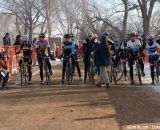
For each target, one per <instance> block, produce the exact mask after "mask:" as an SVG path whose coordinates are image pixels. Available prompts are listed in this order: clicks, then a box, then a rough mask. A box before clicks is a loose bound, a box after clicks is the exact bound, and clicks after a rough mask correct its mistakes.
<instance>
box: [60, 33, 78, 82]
mask: <svg viewBox="0 0 160 130" xmlns="http://www.w3.org/2000/svg"><path fill="white" fill-rule="evenodd" d="M64 40H65V41H64V42H63V44H62V49H63V53H62V57H63V68H62V84H64V79H65V72H66V66H67V60H68V58H70V56H72V55H73V54H74V51H75V46H74V42H73V41H72V40H71V36H70V34H65V35H64Z"/></svg>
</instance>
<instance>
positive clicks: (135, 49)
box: [127, 32, 145, 84]
mask: <svg viewBox="0 0 160 130" xmlns="http://www.w3.org/2000/svg"><path fill="white" fill-rule="evenodd" d="M129 36H130V40H129V41H128V42H127V48H128V51H129V55H128V63H129V68H130V78H131V84H134V79H133V63H134V60H135V57H138V55H139V54H142V50H141V42H140V41H139V40H138V39H136V32H131V33H130V35H129ZM138 62H139V64H140V66H141V74H142V76H145V73H144V63H143V61H142V59H141V58H138Z"/></svg>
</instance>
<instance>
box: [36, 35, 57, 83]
mask: <svg viewBox="0 0 160 130" xmlns="http://www.w3.org/2000/svg"><path fill="white" fill-rule="evenodd" d="M45 37H46V36H45V33H40V34H39V40H37V41H36V45H35V46H36V53H37V59H38V64H39V69H40V78H41V84H43V57H46V63H47V66H48V69H49V72H50V75H52V74H53V73H52V68H51V63H50V61H49V58H48V57H47V54H46V51H48V56H50V58H52V57H53V59H54V56H53V55H51V52H50V45H49V42H48V40H45Z"/></svg>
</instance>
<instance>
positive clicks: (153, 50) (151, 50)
mask: <svg viewBox="0 0 160 130" xmlns="http://www.w3.org/2000/svg"><path fill="white" fill-rule="evenodd" d="M158 48H160V46H159V44H158V43H157V42H154V43H153V44H152V45H149V44H147V45H146V50H147V55H148V56H150V55H151V56H154V55H157V54H158V52H157V49H158Z"/></svg>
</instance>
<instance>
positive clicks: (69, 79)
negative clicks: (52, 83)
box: [66, 63, 72, 85]
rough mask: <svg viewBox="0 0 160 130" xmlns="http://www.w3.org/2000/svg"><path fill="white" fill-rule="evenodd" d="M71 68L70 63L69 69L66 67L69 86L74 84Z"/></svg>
mask: <svg viewBox="0 0 160 130" xmlns="http://www.w3.org/2000/svg"><path fill="white" fill-rule="evenodd" d="M71 73H72V72H71V67H70V64H69V63H68V64H67V67H66V80H67V82H68V84H69V85H70V84H71V83H72V77H71V75H72V74H71Z"/></svg>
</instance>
